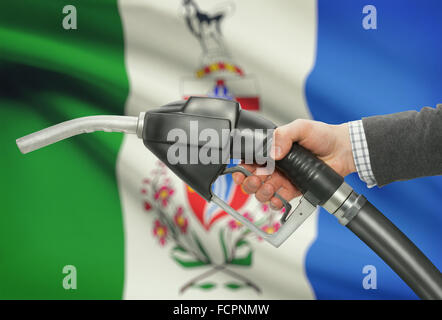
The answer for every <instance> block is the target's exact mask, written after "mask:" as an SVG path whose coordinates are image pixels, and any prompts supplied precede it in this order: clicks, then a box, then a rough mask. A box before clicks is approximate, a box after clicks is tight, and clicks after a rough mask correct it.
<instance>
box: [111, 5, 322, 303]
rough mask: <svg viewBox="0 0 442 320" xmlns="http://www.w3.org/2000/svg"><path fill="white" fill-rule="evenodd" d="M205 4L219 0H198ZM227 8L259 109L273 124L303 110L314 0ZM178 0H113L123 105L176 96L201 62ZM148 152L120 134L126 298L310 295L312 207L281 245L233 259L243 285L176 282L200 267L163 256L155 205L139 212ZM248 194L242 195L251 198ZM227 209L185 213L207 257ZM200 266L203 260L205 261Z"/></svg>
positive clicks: (231, 35)
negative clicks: (122, 64)
mask: <svg viewBox="0 0 442 320" xmlns="http://www.w3.org/2000/svg"><path fill="white" fill-rule="evenodd" d="M196 3H197V4H198V5H199V7H200V8H201V9H202V10H206V11H209V12H210V11H211V9H212V8H214V7H216V6H217V5H218V4H219V3H225V1H216V0H212V1H201V0H199V1H198V0H196ZM232 3H233V4H234V7H235V10H234V12H233V13H231V14H230V15H229V16H228V17H226V18H225V21H223V22H222V26H221V28H222V31H223V36H224V40H225V43H226V45H227V48H228V50H229V51H230V54H231V56H232V58H233V60H234V62H235V63H236V64H238V65H240V66H241V67H242V68H243V69H244V71H245V72H246V74H248V75H252V76H253V77H255V79H256V81H257V83H258V94H259V96H260V99H261V101H262V107H261V108H262V110H263V113H264V115H265V116H267V117H269V118H271V119H272V120H273V121H275V122H276V123H280V124H281V123H284V122H287V121H289V120H290V119H294V118H296V117H304V118H308V117H309V111H308V109H307V106H306V102H305V97H304V84H305V80H306V77H307V76H308V73H309V72H310V70H311V68H312V66H313V63H314V57H315V43H316V2H315V1H290V0H287V1H266V2H264V1H262V2H257V1H253V0H241V1H232ZM181 6H182V1H177V0H176V1H147V0H122V1H119V10H120V15H121V17H122V21H123V29H124V37H125V52H126V53H125V56H126V69H127V73H128V76H129V82H130V94H129V98H128V101H127V106H126V113H127V114H130V115H135V114H137V113H138V112H140V111H145V110H147V109H149V108H151V107H156V106H159V105H163V104H165V103H168V102H171V101H174V100H178V99H181V93H180V83H181V81H182V79H183V78H184V77H192V76H193V75H194V72H195V70H196V68H197V67H198V65H199V62H200V57H201V49H200V47H199V44H198V42H197V40H196V39H195V38H194V37H193V36H192V35H191V33H190V31H189V30H188V28H187V26H186V24H185V21H184V18H183V16H182V10H181V9H180V8H181ZM155 161H156V160H155V157H154V156H153V155H152V154H151V153H150V152H149V151H147V150H146V149H145V148H144V146H143V144H142V142H141V141H140V140H138V139H137V138H136V137H132V136H126V137H125V138H124V142H123V144H122V147H121V150H120V154H119V158H118V163H117V174H118V181H119V189H120V197H121V201H122V207H123V212H124V224H125V226H124V227H125V241H126V242H125V248H126V249H125V291H124V298H128V299H138V298H147V299H149V298H150V299H163V298H168V299H193V298H203V299H205V298H212V299H260V298H263V299H272V298H276V299H296V298H303V299H311V298H314V295H313V292H312V289H311V286H310V283H309V281H308V279H307V277H306V274H305V255H306V253H307V250H308V248H309V246H310V245H311V243H312V241H314V239H315V237H316V232H317V216H316V215H314V216H312V217H311V218H310V219H309V220H307V222H306V223H305V224H304V225H303V226H302V227H301V228H300V229H299V230H298V231H297V232H296V233H295V235H294V236H292V238H291V239H289V240H288V242H287V243H286V244H284V245H283V246H282V247H281V248H279V249H275V248H273V247H271V246H270V245H268V244H266V243H262V242H258V241H253V243H252V246H253V251H254V255H253V264H252V266H251V267H231V268H232V270H234V271H235V272H236V273H238V274H240V275H243V276H246V277H247V278H248V279H251V280H252V281H253V282H254V283H256V284H257V285H258V286H259V287H260V288H261V289H262V293H261V294H260V295H257V294H256V292H254V291H253V290H251V289H240V290H236V291H232V290H229V289H226V288H222V287H217V288H214V289H212V290H208V291H203V290H199V289H190V290H187V291H186V292H185V293H184V294H181V295H180V294H179V292H178V290H179V288H180V287H181V286H182V285H183V284H184V283H185V282H186V281H187V280H189V279H191V278H192V277H193V276H196V275H198V274H201V273H202V272H204V271H205V270H206V269H207V270H208V269H209V268H208V267H201V268H194V269H192V270H190V269H184V268H182V267H181V266H179V265H177V264H176V263H175V262H174V261H173V260H172V259H171V257H170V247H168V246H167V245H166V246H165V247H161V246H160V245H159V244H158V241H157V240H156V239H154V237H153V235H152V223H153V216H154V213H153V212H152V211H150V212H145V211H144V210H143V207H142V198H141V196H140V188H141V185H142V183H141V181H142V178H143V177H147V176H148V175H149V172H150V171H151V170H152V169H153V167H154V164H155ZM171 179H172V181H173V184H174V185H175V186H176V188H175V194H174V197H175V199H179V200H178V202H181V203H182V204H183V205H184V206H187V207H188V204H187V200H186V196H185V191H184V187H183V186H182V184H181V182H180V181H178V180H177V179H176V178H175V177H173V176H172V178H171ZM253 201H255V200H254V199H253V200H250V201H249V204H248V205H249V206H252V203H251V202H253ZM228 220H229V218H228V217H225V218H222V219H221V220H219V221H217V222H215V223H214V225H213V227H212V228H211V229H210V230H209V232H207V231H205V229H204V228H203V227H202V226H201V225H200V224H199V222H198V221H197V219H196V218H195V217H190V225H191V226H192V229H193V230H194V231H195V232H196V233H197V234H198V235H199V236H200V237H201V239H202V240H203V244H204V245H205V246H206V247H207V248H208V251H209V252H210V254H211V256H213V259H214V260H217V259H219V258H220V255H221V254H220V252H221V251H220V248H219V230H220V228H221V227H222V226H225V225H226V223H227V221H228ZM205 268H206V269H205ZM228 279H229V277H228V276H226V275H225V274H223V273H216V274H214V275H213V277H211V278H210V281H212V282H215V283H223V282H225V281H227V280H228Z"/></svg>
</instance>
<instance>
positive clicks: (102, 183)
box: [0, 0, 442, 299]
mask: <svg viewBox="0 0 442 320" xmlns="http://www.w3.org/2000/svg"><path fill="white" fill-rule="evenodd" d="M163 2H164V3H161V2H157V1H148V0H124V1H119V2H117V1H104V0H96V1H86V0H77V1H75V3H73V4H74V5H75V7H76V8H77V12H78V30H71V31H68V30H64V29H63V28H62V27H61V22H62V19H63V16H64V15H63V14H62V8H63V6H64V5H67V4H68V3H65V2H64V1H61V0H51V1H42V0H41V1H38V2H36V1H25V0H20V1H3V2H2V3H1V4H0V81H1V87H0V106H1V112H2V117H1V118H0V121H1V123H0V125H1V128H2V134H1V135H0V139H1V145H2V147H3V156H2V157H1V159H0V165H1V168H2V169H1V170H2V175H1V177H2V184H1V187H0V188H1V189H0V190H1V195H2V196H1V200H2V210H1V214H0V298H1V299H14V298H19V299H20V298H21V299H53V298H57V299H78V298H82V299H93V298H100V299H119V298H167V297H169V298H183V299H186V298H192V297H217V298H219V297H223V298H241V297H242V298H244V297H245V298H263V297H267V298H272V297H273V298H305V299H311V298H318V299H397V298H399V299H415V298H416V296H415V295H414V293H412V292H411V290H410V289H409V288H408V287H406V285H405V284H403V282H402V281H401V280H400V279H399V278H398V277H397V276H396V275H395V274H394V273H393V272H392V271H391V270H390V269H389V267H387V266H386V265H385V263H383V262H382V261H381V260H380V259H379V258H378V257H377V256H376V255H375V254H374V253H372V252H371V251H370V250H369V249H368V248H367V247H366V246H365V245H364V244H363V243H362V242H361V241H360V240H358V239H357V238H355V237H354V236H353V235H352V234H351V232H349V231H348V230H347V229H345V228H342V227H341V226H340V225H339V224H338V223H337V222H336V221H335V219H334V218H333V217H331V216H330V215H329V214H327V213H326V212H321V213H320V214H319V215H314V216H313V217H311V218H310V219H309V221H308V222H306V225H305V226H303V228H302V229H300V230H299V232H297V234H296V235H295V236H294V237H293V238H292V239H290V240H289V242H288V244H287V245H285V246H284V247H282V248H280V249H278V250H275V249H272V248H270V247H267V246H266V245H265V244H262V243H259V242H256V243H253V246H254V247H253V248H254V257H255V260H254V263H253V265H252V266H251V267H250V268H248V269H247V268H239V267H238V268H236V269H234V270H235V271H236V272H238V273H240V274H242V275H244V276H249V277H251V279H252V280H253V281H255V282H257V283H258V285H260V286H261V287H262V290H263V292H264V293H263V294H261V295H256V294H255V293H253V291H247V290H245V291H241V290H239V291H235V292H232V291H226V290H224V291H216V290H214V291H207V292H206V291H189V294H188V295H179V293H178V291H177V283H179V282H180V281H183V280H181V278H180V277H184V276H187V274H188V271H186V270H183V269H182V268H181V269H180V268H179V266H177V265H176V264H174V262H173V261H172V260H171V258H170V255H169V253H168V251H166V250H164V249H163V248H160V247H159V246H158V243H157V242H156V239H155V238H154V237H153V236H152V229H151V225H150V224H151V222H152V218H151V217H148V216H146V213H145V212H144V211H143V209H142V200H140V198H139V194H138V193H139V188H140V184H141V180H142V179H143V177H145V176H147V175H149V170H150V169H151V168H152V167H153V166H154V163H155V160H154V159H153V158H152V157H151V156H150V154H149V153H148V152H147V151H146V150H145V149H143V148H142V145H141V144H140V143H139V141H135V139H132V137H128V136H126V137H124V138H123V136H122V135H120V134H109V133H94V134H89V135H87V136H86V135H84V136H78V137H74V138H71V139H69V140H66V141H64V142H62V143H58V144H55V145H53V146H50V147H48V148H45V149H43V150H40V151H38V152H33V153H30V154H28V155H26V156H23V155H22V154H20V153H19V151H18V150H17V148H16V145H15V139H17V138H18V137H21V136H23V135H25V134H27V133H30V132H33V131H36V130H39V129H41V128H43V127H47V126H49V125H52V124H55V123H58V122H61V121H64V120H68V119H71V118H74V117H80V116H88V115H95V114H124V113H126V114H134V113H136V112H138V111H141V110H145V109H146V108H149V107H154V106H157V105H162V104H165V103H167V102H170V101H172V100H177V99H180V98H181V97H180V90H179V88H180V79H181V78H182V77H187V76H189V75H191V74H192V72H193V71H194V69H195V67H196V66H197V64H198V59H199V55H200V54H201V51H200V48H199V46H198V43H197V41H196V40H195V39H194V38H193V37H192V35H191V34H190V33H189V31H188V30H187V29H186V26H185V22H184V19H183V16H182V10H181V9H180V8H181V4H182V2H181V1H167V2H166V1H163ZM233 3H234V4H235V10H234V12H233V13H232V14H231V15H229V16H228V17H227V18H226V21H225V22H223V24H222V28H223V29H222V30H223V36H224V38H225V41H226V44H227V46H228V48H229V49H230V50H231V53H232V56H233V57H234V59H235V60H237V61H238V63H239V64H240V65H242V66H243V67H244V68H245V70H246V72H247V73H250V74H253V75H254V76H255V77H256V79H257V82H258V84H259V95H260V99H261V101H262V111H261V112H262V113H263V114H264V115H265V116H267V117H270V118H271V119H273V120H274V121H276V122H277V123H285V122H287V121H289V120H291V119H294V118H296V117H310V115H312V116H313V118H314V119H317V120H322V121H326V122H330V123H340V122H344V121H350V120H355V119H359V118H361V117H363V116H369V115H375V114H386V113H392V112H399V111H404V110H410V109H416V110H418V109H419V108H421V107H422V106H426V105H429V106H435V105H436V103H440V102H442V95H441V93H442V90H441V89H442V80H441V77H440V76H441V74H442V61H441V59H440V53H441V52H442V43H441V41H440V39H441V34H442V21H441V19H440V17H439V15H440V12H442V5H441V4H440V2H438V1H436V0H434V1H424V2H423V1H411V0H410V1H388V2H385V1H371V2H370V4H373V5H375V6H376V8H377V11H378V21H377V22H378V29H377V30H364V29H363V28H362V24H361V22H362V18H363V14H362V8H363V6H364V5H366V3H364V1H359V0H358V1H345V0H335V1H325V0H318V1H317V2H314V1H312V2H306V1H278V2H277V3H276V2H275V3H274V2H272V3H260V4H257V3H256V1H245V0H244V1H233ZM198 4H199V5H200V7H201V8H202V9H204V10H211V9H212V8H213V7H216V6H217V5H219V2H218V1H205V2H203V1H198ZM310 72H311V73H310ZM309 74H310V75H309ZM137 143H138V144H137ZM347 181H348V182H349V183H350V184H351V185H352V186H354V188H355V189H356V191H358V192H360V193H363V194H365V195H366V196H367V198H368V199H369V200H370V201H371V202H372V203H373V204H375V205H376V206H377V207H378V208H379V209H380V210H381V211H382V212H384V213H385V215H386V216H387V217H388V218H390V219H391V220H392V221H393V222H394V223H395V224H396V225H397V226H398V227H399V228H400V229H401V230H403V231H404V232H405V233H406V234H407V235H408V236H409V237H410V239H412V240H413V241H414V242H415V243H416V244H417V245H418V247H420V248H421V249H422V250H423V252H424V253H425V254H426V255H428V257H429V258H430V259H431V260H432V261H433V262H434V264H435V265H436V266H437V267H438V268H439V269H441V267H442V252H441V250H440V243H442V236H441V234H440V230H441V227H442V216H441V209H440V207H441V197H440V195H441V192H442V181H441V178H440V177H428V178H420V179H416V180H414V181H408V182H396V183H393V184H391V185H389V186H386V187H383V188H382V189H379V188H373V189H370V190H369V189H367V188H366V187H365V186H364V185H363V184H362V183H361V182H360V181H359V180H358V178H357V175H355V174H353V175H351V176H349V177H348V178H347ZM177 183H178V182H177ZM179 190H181V191H179ZM183 190H184V189H179V188H177V193H176V196H177V199H180V200H179V201H181V202H182V203H184V204H185V203H186V198H185V194H184V193H183ZM249 205H252V204H249ZM191 222H192V223H194V224H195V225H196V226H195V231H196V232H199V233H198V234H200V235H201V237H203V239H204V241H205V242H204V243H205V244H207V246H209V247H210V248H211V252H213V254H214V255H215V256H216V252H217V250H219V248H216V245H215V244H216V241H217V239H215V238H216V236H213V235H212V234H213V232H214V231H212V233H205V231H203V230H200V229H198V228H199V227H198V226H197V221H196V220H191ZM226 223H227V219H224V220H223V221H222V223H219V224H216V225H215V226H216V228H220V227H221V226H223V225H225V224H226ZM216 228H215V229H216ZM215 229H214V230H215ZM216 230H218V229H216ZM266 263H267V264H266ZM271 263H273V264H271ZM68 264H72V265H75V266H76V267H77V269H78V289H77V290H72V291H69V290H64V289H63V287H62V285H61V284H62V280H63V277H64V275H63V274H62V268H63V266H65V265H68ZM364 265H374V266H375V267H376V268H377V271H378V289H377V290H373V291H370V290H364V289H363V288H362V285H361V283H362V278H363V276H364V275H363V274H362V268H363V266H364ZM278 268H280V269H278ZM192 272H194V271H192ZM274 274H276V275H275V276H273V275H274ZM278 274H279V275H278ZM278 276H280V277H278ZM223 279H224V278H222V277H221V278H217V279H216V280H217V281H224V280H223ZM282 279H286V281H287V282H286V283H284V282H283V281H282ZM287 283H288V284H290V285H287ZM195 290H196V289H195Z"/></svg>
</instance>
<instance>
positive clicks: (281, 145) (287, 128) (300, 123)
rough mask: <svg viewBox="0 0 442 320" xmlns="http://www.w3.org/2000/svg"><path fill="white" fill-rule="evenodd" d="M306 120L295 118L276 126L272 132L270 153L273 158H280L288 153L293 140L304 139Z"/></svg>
mask: <svg viewBox="0 0 442 320" xmlns="http://www.w3.org/2000/svg"><path fill="white" fill-rule="evenodd" d="M306 122H307V121H306V120H301V119H298V120H295V121H293V122H291V123H289V124H286V125H283V126H281V127H278V128H276V130H275V132H274V134H273V144H272V155H274V159H275V160H281V159H282V158H284V157H285V155H286V154H287V153H289V151H290V149H291V148H292V145H293V143H294V142H298V141H300V140H302V139H305V137H306V135H307V130H306V129H307V128H305V127H306V125H305V124H307V123H306Z"/></svg>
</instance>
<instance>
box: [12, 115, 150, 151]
mask: <svg viewBox="0 0 442 320" xmlns="http://www.w3.org/2000/svg"><path fill="white" fill-rule="evenodd" d="M142 115H144V113H142V114H140V117H127V116H92V117H83V118H78V119H74V120H70V121H65V122H62V123H59V124H56V125H54V126H51V127H49V128H46V129H43V130H40V131H37V132H34V133H31V134H28V135H27V136H24V137H22V138H19V139H17V140H16V143H17V146H18V148H19V149H20V151H21V152H22V153H28V152H31V151H34V150H37V149H40V148H43V147H45V146H47V145H50V144H53V143H55V142H58V141H60V140H64V139H67V138H70V137H72V136H76V135H79V134H82V133H90V132H94V131H105V132H124V133H133V134H139V132H140V130H141V129H140V128H142V125H143V120H144V118H143V116H142Z"/></svg>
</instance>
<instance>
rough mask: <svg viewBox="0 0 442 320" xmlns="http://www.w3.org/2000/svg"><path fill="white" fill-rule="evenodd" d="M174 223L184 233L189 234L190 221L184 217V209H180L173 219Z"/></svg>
mask: <svg viewBox="0 0 442 320" xmlns="http://www.w3.org/2000/svg"><path fill="white" fill-rule="evenodd" d="M173 221H175V224H176V225H177V226H178V227H179V228H180V230H181V232H182V233H186V232H187V226H188V225H189V221H188V220H187V218H186V217H184V215H183V208H182V207H179V208H178V209H177V211H176V213H175V215H174V217H173Z"/></svg>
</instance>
